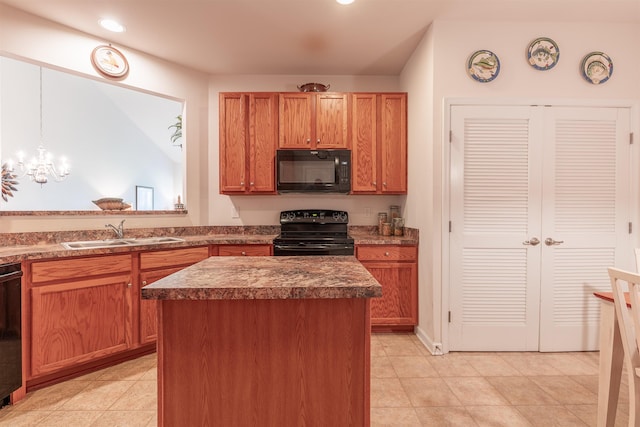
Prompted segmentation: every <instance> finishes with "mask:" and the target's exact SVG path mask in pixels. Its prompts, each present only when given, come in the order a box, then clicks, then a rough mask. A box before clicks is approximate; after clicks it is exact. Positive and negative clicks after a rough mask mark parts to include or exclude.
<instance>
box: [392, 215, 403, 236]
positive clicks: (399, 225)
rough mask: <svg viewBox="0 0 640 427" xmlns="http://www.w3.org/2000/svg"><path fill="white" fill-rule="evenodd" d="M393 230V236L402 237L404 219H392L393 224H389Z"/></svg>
mask: <svg viewBox="0 0 640 427" xmlns="http://www.w3.org/2000/svg"><path fill="white" fill-rule="evenodd" d="M391 227H392V228H393V235H394V236H404V218H400V217H396V218H393V223H392V224H391Z"/></svg>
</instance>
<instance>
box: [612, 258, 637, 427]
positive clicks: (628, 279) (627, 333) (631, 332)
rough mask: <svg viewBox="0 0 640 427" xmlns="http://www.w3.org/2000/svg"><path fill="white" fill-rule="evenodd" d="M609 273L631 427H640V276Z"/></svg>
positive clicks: (613, 270) (614, 271) (622, 271)
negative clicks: (626, 385)
mask: <svg viewBox="0 0 640 427" xmlns="http://www.w3.org/2000/svg"><path fill="white" fill-rule="evenodd" d="M608 270H609V278H610V279H611V288H612V289H613V303H614V306H615V312H616V317H617V320H618V327H619V329H620V337H621V339H622V346H623V348H624V359H625V363H626V366H627V376H628V378H629V426H634V427H635V426H640V351H639V350H638V348H639V346H640V274H636V273H632V272H629V271H624V270H620V269H617V268H612V267H610V268H609V269H608ZM627 289H628V299H627V298H626V295H625V294H626V293H627ZM627 301H628V302H630V303H631V310H629V308H628V305H627ZM636 423H637V424H636Z"/></svg>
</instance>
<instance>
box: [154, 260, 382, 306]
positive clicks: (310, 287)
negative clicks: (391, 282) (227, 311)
mask: <svg viewBox="0 0 640 427" xmlns="http://www.w3.org/2000/svg"><path fill="white" fill-rule="evenodd" d="M381 295H382V287H381V286H380V284H379V283H378V282H377V281H376V279H374V278H373V276H372V275H371V274H370V273H369V272H368V271H367V270H366V268H365V267H364V266H363V265H362V264H360V262H359V261H358V260H357V259H356V258H355V257H352V256H318V257H313V262H309V257H296V256H284V257H211V258H208V259H205V260H204V261H200V262H199V263H197V264H194V265H192V266H190V267H187V268H185V269H183V270H181V271H178V272H177V273H174V274H171V275H169V276H167V277H165V278H163V279H160V280H158V281H156V282H154V283H152V284H150V285H148V286H145V287H144V288H142V298H143V299H158V300H221V299H225V300H226V299H229V300H232V299H312V298H371V297H379V296H381Z"/></svg>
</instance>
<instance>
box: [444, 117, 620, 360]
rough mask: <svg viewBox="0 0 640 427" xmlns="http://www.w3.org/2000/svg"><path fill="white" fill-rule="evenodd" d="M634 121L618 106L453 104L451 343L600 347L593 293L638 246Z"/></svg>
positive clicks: (471, 347)
mask: <svg viewBox="0 0 640 427" xmlns="http://www.w3.org/2000/svg"><path fill="white" fill-rule="evenodd" d="M629 120H630V118H629V111H628V109H615V108H560V107H501V106H482V107H480V106H454V107H452V111H451V131H452V141H451V150H450V151H451V180H450V204H451V205H450V212H451V213H450V219H451V221H452V227H451V233H450V257H449V261H450V283H449V286H450V288H449V291H450V310H451V322H450V323H449V346H450V350H452V351H454V350H458V351H465V350H467V351H487V350H496V351H497V350H500V351H531V350H534V351H535V350H540V351H578V350H593V349H595V348H596V347H597V332H598V328H597V319H598V317H599V313H598V304H597V301H596V300H595V298H594V297H593V296H592V293H593V292H594V291H596V290H607V289H608V288H609V282H608V279H607V272H606V268H607V267H608V266H611V265H619V266H620V265H624V263H625V262H626V261H627V260H628V259H629V257H630V254H631V243H630V238H629V234H628V222H629V220H630V209H629V203H630V198H631V195H630V192H629V188H630V178H629V162H630V158H631V157H630V148H629V144H628V135H629ZM534 238H536V239H538V240H539V241H540V243H538V244H536V245H532V244H530V243H532V240H533V239H534ZM547 238H549V239H552V240H555V242H552V241H550V242H549V243H550V244H549V245H547V244H545V239H547ZM561 242H562V243H561ZM527 243H529V244H527ZM627 252H628V254H627Z"/></svg>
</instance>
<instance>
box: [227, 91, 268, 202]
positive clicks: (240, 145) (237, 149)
mask: <svg viewBox="0 0 640 427" xmlns="http://www.w3.org/2000/svg"><path fill="white" fill-rule="evenodd" d="M219 125H220V193H222V194H275V192H276V188H275V152H276V147H277V144H278V142H277V141H278V95H277V94H276V93H221V94H220V123H219Z"/></svg>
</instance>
